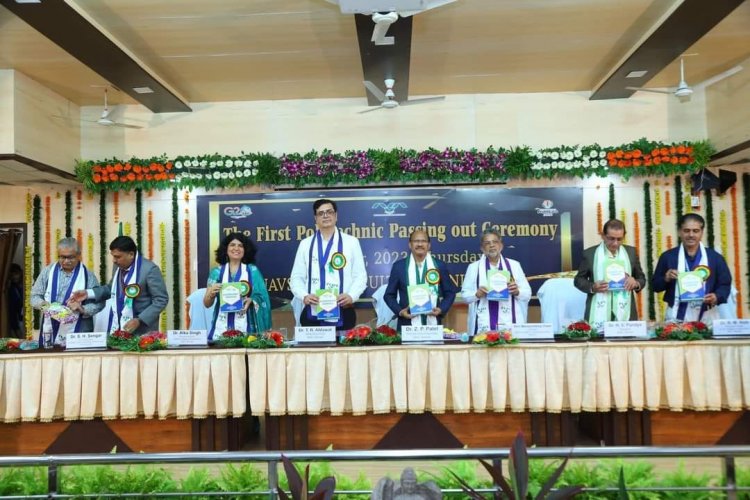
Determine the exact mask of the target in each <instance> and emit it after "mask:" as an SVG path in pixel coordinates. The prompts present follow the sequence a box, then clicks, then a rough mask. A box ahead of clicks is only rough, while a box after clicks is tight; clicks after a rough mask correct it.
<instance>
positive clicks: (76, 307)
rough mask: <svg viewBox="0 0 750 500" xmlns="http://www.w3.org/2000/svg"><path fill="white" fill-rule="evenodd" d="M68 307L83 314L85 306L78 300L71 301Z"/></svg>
mask: <svg viewBox="0 0 750 500" xmlns="http://www.w3.org/2000/svg"><path fill="white" fill-rule="evenodd" d="M67 306H68V308H69V309H70V310H71V311H73V312H81V313H82V312H83V305H82V304H81V303H80V302H78V301H76V300H69V301H68V304H67Z"/></svg>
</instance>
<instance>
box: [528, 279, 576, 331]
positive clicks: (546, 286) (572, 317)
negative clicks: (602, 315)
mask: <svg viewBox="0 0 750 500" xmlns="http://www.w3.org/2000/svg"><path fill="white" fill-rule="evenodd" d="M536 295H537V297H539V304H540V305H541V306H542V323H552V331H553V332H555V333H557V332H560V331H561V330H562V329H563V328H565V327H566V326H568V325H569V324H570V323H572V322H573V321H577V320H579V319H584V318H583V314H584V312H585V311H586V294H585V293H583V292H582V291H580V290H579V289H577V288H576V287H575V285H574V284H573V278H550V279H548V280H547V281H545V282H544V283H543V284H542V286H541V287H540V288H539V291H538V292H537V293H536Z"/></svg>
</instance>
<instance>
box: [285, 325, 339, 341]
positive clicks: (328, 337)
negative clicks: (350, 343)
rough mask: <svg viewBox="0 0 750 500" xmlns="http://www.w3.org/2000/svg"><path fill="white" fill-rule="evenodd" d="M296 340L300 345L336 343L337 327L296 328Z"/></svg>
mask: <svg viewBox="0 0 750 500" xmlns="http://www.w3.org/2000/svg"><path fill="white" fill-rule="evenodd" d="M294 340H295V341H296V342H297V343H298V344H305V343H311V344H322V343H330V344H335V343H336V327H335V326H295V327H294Z"/></svg>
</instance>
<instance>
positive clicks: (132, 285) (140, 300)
mask: <svg viewBox="0 0 750 500" xmlns="http://www.w3.org/2000/svg"><path fill="white" fill-rule="evenodd" d="M109 251H110V254H111V255H112V261H113V262H114V264H115V273H114V276H113V278H112V281H111V282H110V283H109V284H108V285H100V286H97V287H94V288H90V289H88V290H79V291H77V292H74V293H73V295H72V296H71V300H72V301H82V300H86V299H94V300H95V301H97V302H103V301H106V300H107V299H109V298H112V299H114V300H113V303H112V309H111V312H110V318H109V331H110V333H111V332H113V331H115V330H125V331H128V332H131V333H135V334H136V335H142V334H144V333H148V332H150V331H153V330H158V328H159V315H160V314H161V312H162V311H163V310H164V309H165V308H166V307H167V303H168V302H169V295H168V294H167V286H166V285H165V283H164V278H162V275H161V271H160V270H159V267H158V266H157V265H156V264H154V263H153V262H151V261H150V260H148V259H145V258H143V256H141V254H140V253H139V252H138V247H137V246H136V244H135V242H134V241H133V239H132V238H130V237H129V236H118V237H117V238H115V239H114V240H112V243H110V244H109Z"/></svg>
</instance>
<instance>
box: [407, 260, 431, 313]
mask: <svg viewBox="0 0 750 500" xmlns="http://www.w3.org/2000/svg"><path fill="white" fill-rule="evenodd" d="M406 262H407V266H406V283H407V288H406V289H407V290H408V289H409V287H408V285H422V284H424V283H425V276H426V274H427V271H429V270H430V269H434V270H437V266H436V265H435V261H433V260H432V254H430V253H429V252H427V255H426V256H425V258H424V260H423V261H422V265H421V266H418V265H417V263H416V262H414V257H413V256H412V255H411V254H409V256H408V257H407V258H406ZM438 286H439V283H437V284H431V283H429V288H430V301H431V302H432V307H437V302H438V290H439V288H438ZM411 324H412V325H437V324H438V321H437V316H431V315H427V314H417V315H416V316H414V317H412V318H411Z"/></svg>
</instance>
